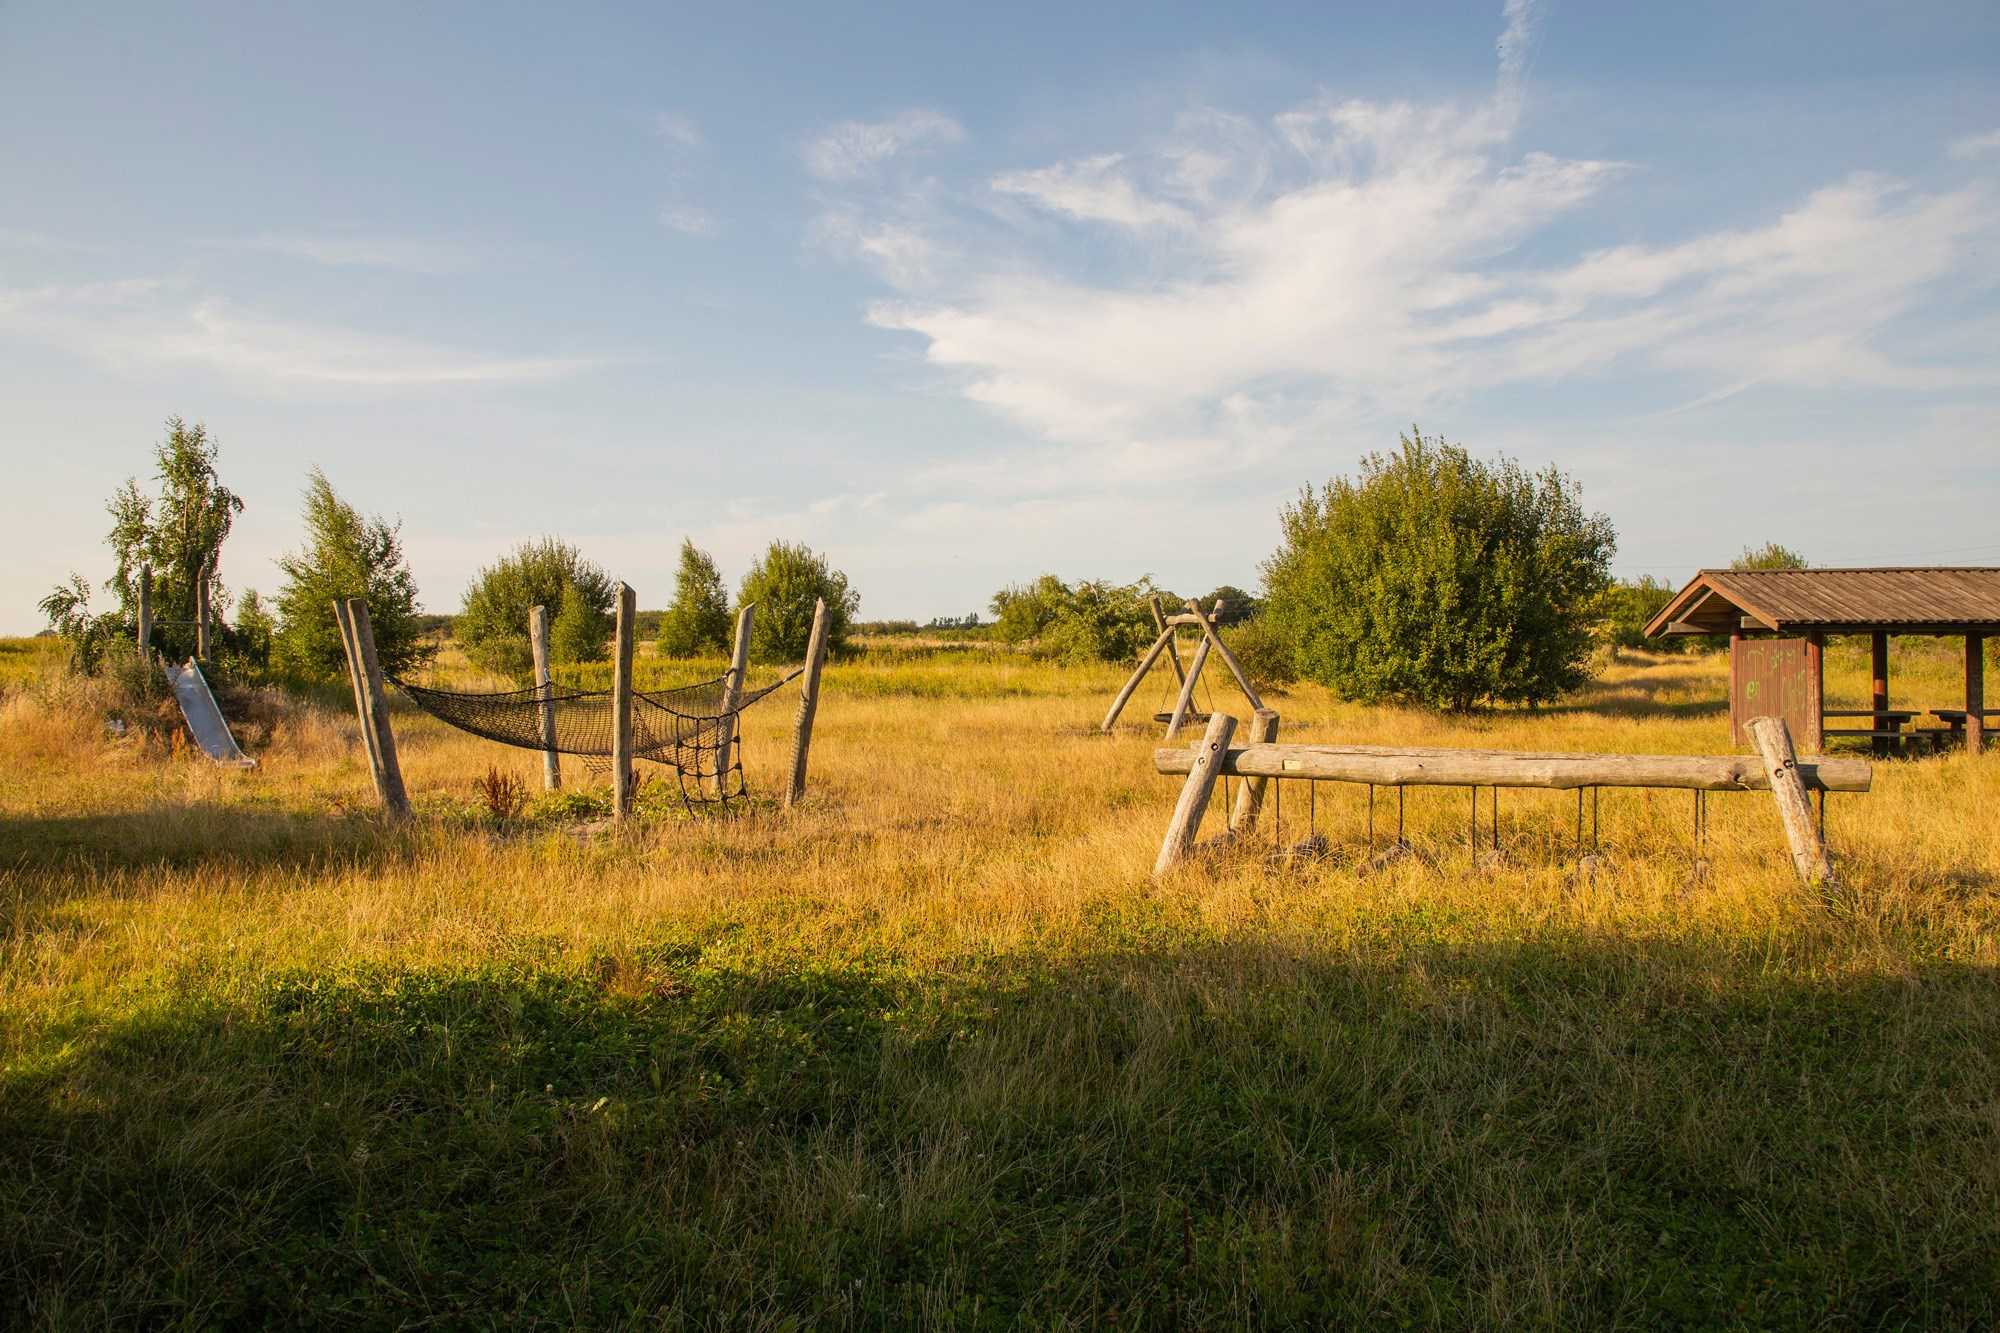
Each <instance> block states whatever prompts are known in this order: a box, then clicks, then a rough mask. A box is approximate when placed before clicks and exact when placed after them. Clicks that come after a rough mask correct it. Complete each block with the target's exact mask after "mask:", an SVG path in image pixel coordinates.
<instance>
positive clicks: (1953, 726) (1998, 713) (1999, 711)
mask: <svg viewBox="0 0 2000 1333" xmlns="http://www.w3.org/2000/svg"><path fill="white" fill-rule="evenodd" d="M1931 716H1932V717H1934V718H1937V719H1938V720H1939V721H1941V722H1943V723H1944V724H1945V726H1946V727H1949V728H1950V730H1949V731H1946V732H1945V733H1944V734H1945V735H1946V736H1949V737H1950V738H1951V740H1952V742H1953V743H1954V744H1963V743H1964V741H1965V719H1966V716H1967V712H1966V710H1965V709H1963V708H1933V709H1931ZM1979 717H1980V721H1981V723H1982V726H1983V729H1984V730H1986V731H1989V732H1990V731H1992V730H1993V727H1994V723H1995V721H1996V720H2000V708H1982V709H1980V710H1979Z"/></svg>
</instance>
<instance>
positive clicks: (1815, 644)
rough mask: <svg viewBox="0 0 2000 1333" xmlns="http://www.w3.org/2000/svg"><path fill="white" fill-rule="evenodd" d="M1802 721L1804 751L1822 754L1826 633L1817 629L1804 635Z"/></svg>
mask: <svg viewBox="0 0 2000 1333" xmlns="http://www.w3.org/2000/svg"><path fill="white" fill-rule="evenodd" d="M1803 721H1804V722H1805V726H1806V734H1805V745H1806V753H1807V754H1824V753H1825V752H1826V635H1824V634H1821V633H1820V632H1818V631H1817V630H1815V631H1814V632H1813V633H1811V634H1808V635H1806V707H1805V717H1804V719H1803ZM1871 730H1872V728H1871Z"/></svg>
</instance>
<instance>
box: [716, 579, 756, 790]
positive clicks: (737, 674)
mask: <svg viewBox="0 0 2000 1333" xmlns="http://www.w3.org/2000/svg"><path fill="white" fill-rule="evenodd" d="M756 610H757V603H755V602H751V603H749V604H748V605H746V606H745V607H744V608H743V609H742V610H741V611H738V612H737V613H736V643H735V645H734V646H733V647H732V648H731V649H730V650H729V673H728V674H727V675H725V676H724V677H723V678H722V706H721V708H720V710H719V711H720V712H721V714H722V720H721V721H720V722H717V723H716V724H715V731H716V739H715V794H716V795H717V796H719V797H720V796H726V795H727V793H728V790H729V789H728V786H727V780H728V777H729V766H730V764H732V763H734V762H735V756H734V755H733V753H732V751H733V750H734V749H735V744H736V720H737V719H736V705H737V704H738V703H739V702H741V701H742V698H743V679H744V676H745V674H746V673H747V672H748V671H749V668H750V622H751V618H752V616H753V614H754V613H755V612H756Z"/></svg>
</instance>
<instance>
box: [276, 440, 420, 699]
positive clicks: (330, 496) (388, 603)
mask: <svg viewBox="0 0 2000 1333" xmlns="http://www.w3.org/2000/svg"><path fill="white" fill-rule="evenodd" d="M303 499H304V502H305V503H304V508H303V510H302V512H301V515H300V517H301V520H302V521H303V522H304V524H305V530H306V544H305V546H304V547H303V548H302V549H300V550H298V551H295V552H293V553H292V554H290V555H286V556H282V557H280V558H279V560H278V570H279V572H280V573H282V574H283V575H284V576H285V581H284V584H283V585H282V586H281V587H280V588H279V589H278V595H277V597H276V599H275V607H276V613H277V615H276V618H277V622H278V623H277V630H276V632H275V633H274V634H273V636H272V640H271V661H272V665H273V666H274V667H276V668H277V670H278V671H280V672H281V673H283V674H285V675H288V676H292V677H295V678H297V679H300V680H334V679H338V678H339V677H341V676H342V675H344V674H345V673H346V671H347V654H346V651H345V650H344V649H343V648H342V647H341V643H340V628H339V624H338V622H337V621H335V620H334V617H333V604H334V602H335V601H338V600H344V599H346V598H349V597H365V598H367V599H368V625H369V629H370V630H371V631H372V632H373V634H374V636H375V655H376V656H377V657H378V658H380V659H381V662H382V670H383V671H385V672H387V673H389V674H390V675H402V674H404V673H406V672H408V671H409V670H411V669H412V668H413V667H416V666H418V665H420V664H421V663H423V662H424V661H426V660H427V659H428V658H429V656H430V652H431V650H430V648H429V647H428V645H426V644H425V642H424V637H423V622H422V619H421V616H420V613H419V612H418V610H417V581H416V579H415V578H414V577H413V576H412V575H411V573H410V567H409V565H408V563H407V562H406V561H405V560H404V558H403V539H402V529H401V527H400V525H398V524H394V523H390V522H388V521H387V520H385V519H383V518H381V517H380V516H379V515H378V516H377V517H374V518H368V517H365V516H364V515H362V513H361V512H360V511H359V510H357V509H356V508H355V507H354V506H353V505H351V504H349V503H348V502H347V501H345V500H343V499H341V498H340V496H339V494H337V493H336V492H335V491H334V489H333V483H332V482H330V481H328V480H327V477H326V473H324V472H322V471H320V470H319V469H318V468H314V469H313V470H312V471H311V472H310V473H309V474H307V477H306V487H305V491H304V492H303Z"/></svg>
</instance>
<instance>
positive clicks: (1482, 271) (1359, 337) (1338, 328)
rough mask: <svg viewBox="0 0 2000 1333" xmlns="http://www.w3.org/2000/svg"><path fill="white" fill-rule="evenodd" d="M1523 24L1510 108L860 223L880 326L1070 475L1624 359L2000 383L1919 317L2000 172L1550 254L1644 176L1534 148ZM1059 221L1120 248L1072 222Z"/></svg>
mask: <svg viewBox="0 0 2000 1333" xmlns="http://www.w3.org/2000/svg"><path fill="white" fill-rule="evenodd" d="M1503 21H1504V25H1505V30H1504V33H1503V35H1502V37H1501V39H1500V43H1499V52H1498V68H1497V72H1496V79H1495V85H1494V88H1493V91H1492V92H1491V93H1490V94H1489V95H1488V96H1487V97H1485V98H1483V99H1479V100H1476V101H1473V102H1469V103H1466V102H1428V103H1427V102H1415V101H1378V100H1366V99H1352V98H1345V99H1343V98H1336V97H1323V98H1319V99H1316V100H1314V101H1312V102H1309V103H1306V104H1304V105H1300V106H1296V107H1293V108H1291V109H1289V110H1286V111H1284V112H1283V113H1281V114H1279V115H1276V116H1274V117H1272V118H1271V119H1270V120H1268V121H1266V122H1264V123H1262V124H1261V125H1259V124H1257V123H1256V122H1252V121H1249V120H1247V119H1245V118H1241V117H1231V116H1228V115H1226V114H1223V113H1218V112H1214V111H1211V110H1201V111H1199V112H1194V113H1190V114H1189V115H1188V116H1187V117H1184V118H1183V119H1182V120H1181V121H1180V122H1179V123H1178V124H1177V125H1176V126H1175V129H1174V131H1173V132H1172V133H1171V134H1169V135H1167V136H1166V137H1165V139H1164V140H1163V141H1158V142H1150V143H1143V144H1137V145H1133V146H1132V147H1130V148H1127V149H1125V150H1123V151H1115V152H1108V153H1102V154H1098V155H1095V156H1091V157H1085V158H1078V159H1072V160H1065V161H1060V162H1057V163H1054V164H1052V165H1049V166H1042V167H1029V168H1024V169H1021V170H1016V171H1010V172H1006V173H1003V174H1001V175H999V176H998V177H996V178H994V179H993V180H992V181H991V182H990V183H991V186H992V188H993V190H994V191H996V192H997V193H998V194H999V195H1001V196H1003V197H1004V198H1006V199H1009V200H1019V201H1022V202H1026V203H1028V204H1031V205H1033V209H1032V210H1031V211H1029V212H1027V213H1023V212H1021V211H1020V210H1018V209H1017V210H1014V211H1013V212H1012V213H1009V212H1008V211H1007V210H1005V209H988V210H983V211H982V210H975V209H961V210H959V212H958V213H957V214H956V215H950V216H935V215H934V216H931V217H929V218H927V219H926V227H925V229H924V231H923V233H922V234H923V235H924V237H925V239H926V244H927V245H928V246H929V247H930V249H931V250H932V251H933V252H941V253H949V254H951V255H952V256H954V261H953V262H952V263H951V264H949V265H943V264H939V263H937V262H935V261H933V262H931V263H929V264H926V265H921V266H920V265H914V264H909V263H900V264H896V265H894V266H889V265H885V264H883V263H882V259H881V256H880V254H872V255H871V254H870V253H869V252H868V251H867V250H866V249H865V247H863V246H862V245H860V244H859V243H858V241H857V243H855V244H853V245H852V246H850V250H851V252H852V253H854V254H855V255H856V256H857V257H859V258H863V259H867V260H870V262H874V263H875V264H876V265H877V266H878V267H880V268H883V269H884V271H885V276H887V277H889V279H890V280H891V281H892V282H894V283H895V285H897V286H898V287H899V288H900V289H901V294H900V295H899V296H898V297H897V298H896V299H893V300H884V301H882V302H880V303H878V304H877V305H875V306H874V307H873V308H872V309H871V310H870V312H869V316H868V317H869V319H870V320H871V322H873V323H874V324H875V325H877V326H878V327H881V328H885V329H893V330H899V331H904V332H908V333H911V334H914V335H916V336H917V337H919V338H920V339H922V345H923V348H924V355H925V357H926V359H927V361H928V362H929V363H930V364H931V365H933V366H935V367H937V368H939V369H940V370H941V371H944V372H947V373H948V374H949V376H950V377H951V381H952V382H953V383H955V384H956V386H957V387H958V389H959V391H960V392H962V393H963V394H964V395H965V396H966V397H968V398H970V399H972V400H973V401H975V402H978V403H981V404H983V405H985V406H987V407H990V408H992V409H993V410H995V411H996V412H998V413H1001V414H1003V415H1004V416H1005V417H1006V418H1007V419H1009V420H1010V421H1012V422H1014V423H1016V424H1018V425H1019V426H1021V427H1024V428H1026V429H1028V430H1030V431H1032V432H1034V433H1035V434H1036V435H1039V436H1040V437H1042V438H1043V439H1045V440H1047V441H1049V442H1051V443H1052V444H1053V445H1055V446H1058V450H1057V453H1056V454H1054V455H1052V459H1055V460H1059V463H1058V464H1057V465H1055V466H1053V467H1052V470H1051V475H1052V476H1053V474H1054V472H1055V471H1058V470H1059V469H1060V467H1068V468H1070V469H1072V470H1073V471H1078V474H1079V475H1091V474H1093V470H1095V469H1098V468H1099V465H1100V464H1101V465H1102V468H1101V470H1102V471H1103V472H1104V473H1105V475H1116V474H1118V473H1119V472H1120V471H1126V470H1129V469H1131V468H1134V467H1139V466H1144V467H1146V468H1149V469H1151V470H1152V475H1156V476H1159V475H1166V474H1169V473H1171V474H1175V475H1196V474H1200V473H1203V472H1204V471H1208V472H1209V474H1210V475H1213V471H1212V470H1214V469H1225V470H1226V469H1228V468H1230V467H1233V466H1242V465H1254V462H1255V460H1256V459H1257V458H1258V457H1260V456H1268V454H1269V453H1270V452H1271V451H1275V450H1281V449H1284V448H1287V447H1290V446H1291V445H1292V444H1293V443H1294V442H1296V441H1298V440H1301V439H1305V438H1310V437H1311V436H1312V435H1313V433H1314V432H1316V431H1320V430H1322V429H1324V427H1325V425H1326V423H1327V422H1328V421H1329V420H1336V419H1339V418H1341V417H1343V416H1346V417H1350V418H1351V417H1352V416H1354V415H1356V414H1365V415H1367V416H1369V417H1371V418H1379V417H1382V416H1387V417H1389V418H1390V419H1392V420H1393V419H1401V420H1408V419H1410V417H1411V416H1412V415H1414V414H1417V413H1422V412H1424V411H1426V410H1427V408H1428V407H1430V406H1433V405H1436V404H1437V403H1439V402H1442V401H1446V400H1450V399H1452V398H1454V397H1458V396H1462V395H1464V394H1467V393H1471V392H1475V391H1478V390H1481V389H1487V388H1492V387H1496V386H1502V385H1513V384H1531V383H1554V382H1557V381H1562V380H1568V379H1577V378H1582V377H1588V376H1594V375H1600V374H1603V373H1605V372H1608V371H1611V370H1612V369H1614V368H1616V369H1618V370H1619V371H1620V372H1621V373H1629V374H1636V375H1652V376H1653V377H1655V380H1656V382H1657V386H1658V387H1657V392H1658V393H1659V394H1660V395H1661V396H1666V395H1667V394H1670V393H1671V394H1674V395H1677V396H1676V397H1675V398H1674V399H1673V401H1678V402H1682V403H1686V402H1688V401H1689V400H1694V401H1698V402H1699V401H1715V400H1717V399H1718V398H1720V397H1726V396H1728V395H1730V394H1733V393H1738V392H1741V391H1743V390H1744V389H1746V388H1748V387H1752V386H1755V385H1779V386H1790V387H1801V386H1803V387H1810V388H1824V387H1829V386H1869V387H1878V388H1891V389H1939V388H1966V387H1971V386H1990V385H1994V384H1996V383H2000V372H1996V371H1994V370H1993V369H1992V368H1991V367H1989V366H1986V365H1983V364H1980V363H1978V361H1977V360H1976V359H1973V358H1964V357H1958V356H1954V355H1951V354H1949V353H1948V352H1939V351H1937V350H1936V349H1935V348H1931V347H1927V346H1920V345H1918V344H1917V343H1915V342H1913V341H1912V340H1911V338H1910V336H1909V332H1908V329H1907V328H1904V327H1901V326H1899V321H1902V320H1905V319H1906V317H1907V316H1909V315H1910V314H1912V312H1913V311H1914V310H1916V309H1917V308H1918V306H1919V303H1920V302H1922V301H1923V300H1924V299H1925V298H1926V296H1927V294H1929V293H1931V292H1933V291H1935V290H1936V289H1937V288H1938V287H1939V286H1940V285H1942V284H1946V283H1949V282H1952V281H1954V280H1955V279H1956V278H1962V277H1963V276H1964V275H1965V273H1966V272H1967V266H1968V264H1970V263H1971V262H1972V257H1973V256H1975V255H1976V254H1977V253H1979V252H1980V251H1981V250H1982V248H1987V247H1991V246H1992V245H1993V244H1994V243H1995V242H1996V241H2000V197H1996V192H1995V191H1994V190H1992V189H1989V188H1987V187H1986V186H1985V185H1983V184H1980V183H1973V184H1963V185H1958V186H1954V187H1945V188H1932V189H1928V190H1926V189H1919V188H1917V187H1915V186H1912V185H1909V184H1907V183H1904V182H1901V181H1897V180H1894V179H1889V178H1885V177H1881V176H1876V175H1870V174H1865V173H1858V174H1854V175H1851V176H1848V177H1846V178H1843V179H1838V180H1834V181H1831V182H1829V183H1828V184H1827V185H1825V186H1824V187H1823V188H1821V189H1818V190H1816V191H1813V192H1812V193H1810V194H1809V195H1807V196H1806V197H1804V198H1802V199H1799V200H1798V201H1796V202H1795V203H1794V204H1793V205H1792V206H1790V207H1789V208H1786V209H1784V210H1782V211H1779V212H1776V213H1775V214H1774V215H1773V216H1771V217H1769V218H1768V219H1766V220H1764V221H1761V222H1755V223H1752V224H1750V225H1747V226H1741V227H1735V228H1730V229H1724V230H1715V231H1710V232H1707V233H1704V234H1698V235H1696V236H1694V237H1692V238H1690V239H1685V240H1680V241H1676V242H1673V243H1667V244H1647V243H1635V244H1630V245H1621V246H1617V247H1614V248H1608V249H1599V250H1591V251H1581V252H1579V251H1575V250H1572V251H1571V252H1570V253H1569V254H1568V255H1567V256H1564V255H1563V253H1562V252H1561V251H1560V250H1559V249H1552V248H1551V245H1550V244H1549V242H1548V240H1547V239H1546V238H1548V237H1549V236H1551V235H1552V234H1555V233H1554V232H1553V228H1554V225H1555V224H1557V223H1572V222H1574V221H1576V220H1578V219H1580V218H1582V217H1584V216H1585V215H1586V213H1587V210H1588V209H1589V208H1590V207H1591V206H1592V205H1593V204H1594V203H1596V202H1597V201H1598V200H1600V199H1601V198H1602V197H1603V196H1604V195H1605V193H1606V192H1607V191H1610V190H1612V189H1614V188H1615V187H1616V185H1617V184H1618V182H1620V181H1621V180H1623V179H1624V178H1625V177H1626V176H1627V175H1628V173H1629V171H1630V168H1629V167H1628V166H1627V165H1626V164H1623V163H1619V162H1611V161H1600V160H1589V159H1576V158H1564V157H1558V156H1554V155H1552V154H1549V153H1546V152H1540V151H1536V150H1534V149H1533V148H1531V147H1527V146H1524V145H1522V144H1520V143H1519V142H1518V138H1519V135H1520V130H1519V116H1518V114H1517V111H1518V105H1517V104H1518V99H1519V96H1520V90H1521V84H1522V81H1523V79H1524V77H1525V71H1526V69H1527V67H1528V64H1529V59H1530V57H1529V53H1530V52H1531V50H1532V44H1533V14H1532V12H1531V10H1530V7H1529V5H1528V4H1526V3H1523V2H1522V0H1510V3H1508V4H1507V6H1506V8H1505V12H1504V16H1503ZM1960 155H1963V154H1960ZM904 207H905V205H904V204H903V203H902V202H901V201H900V200H899V199H898V198H897V197H895V196H894V195H893V194H892V193H887V192H883V193H881V197H880V198H879V199H878V201H877V204H876V208H877V210H878V211H876V212H874V213H871V212H870V211H869V210H868V207H867V206H865V205H861V204H857V205H854V206H853V208H852V210H851V211H850V213H849V215H848V216H847V217H846V218H845V221H844V227H845V234H846V235H848V236H851V237H855V238H861V237H867V236H870V235H872V234H874V230H875V229H876V228H877V227H881V226H886V225H888V224H890V223H892V222H897V221H898V217H897V210H899V209H903V208H904ZM1048 215H1054V216H1055V217H1057V218H1058V219H1061V220H1066V221H1074V222H1079V223H1086V224H1089V225H1090V226H1092V227H1094V228H1097V229H1099V230H1100V232H1101V233H1102V236H1101V239H1100V240H1099V241H1097V242H1094V243H1092V244H1091V245H1089V246H1087V247H1081V246H1077V245H1074V244H1070V243H1069V242H1067V241H1066V240H1065V239H1064V238H1063V237H1061V236H1060V235H1055V236H1052V235H1051V234H1050V232H1049V229H1048V226H1047V222H1046V217H1047V216H1048ZM1038 216H1040V217H1041V218H1042V219H1043V220H1042V221H1039V222H1038V221H1037V217H1038ZM1529 241H1534V242H1536V243H1537V245H1536V249H1535V251H1534V252H1533V253H1535V254H1536V256H1537V260H1536V262H1534V263H1523V262H1522V259H1521V255H1522V254H1523V253H1526V252H1527V251H1526V250H1525V246H1526V243H1527V242H1529ZM1107 246H1108V247H1109V249H1108V250H1107V248H1106V247H1107ZM1121 254H1122V255H1123V256H1124V258H1123V259H1121V258H1120V255H1121ZM1080 459H1083V460H1085V461H1083V462H1081V463H1080V462H1079V460H1080ZM1016 461H1018V460H1016ZM1079 469H1080V471H1079ZM1012 471H1013V474H1014V475H1015V476H1016V477H1019V476H1022V475H1033V474H1035V472H1036V471H1037V469H1035V468H1027V469H1022V468H1019V467H1014V468H1013V469H1012Z"/></svg>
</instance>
